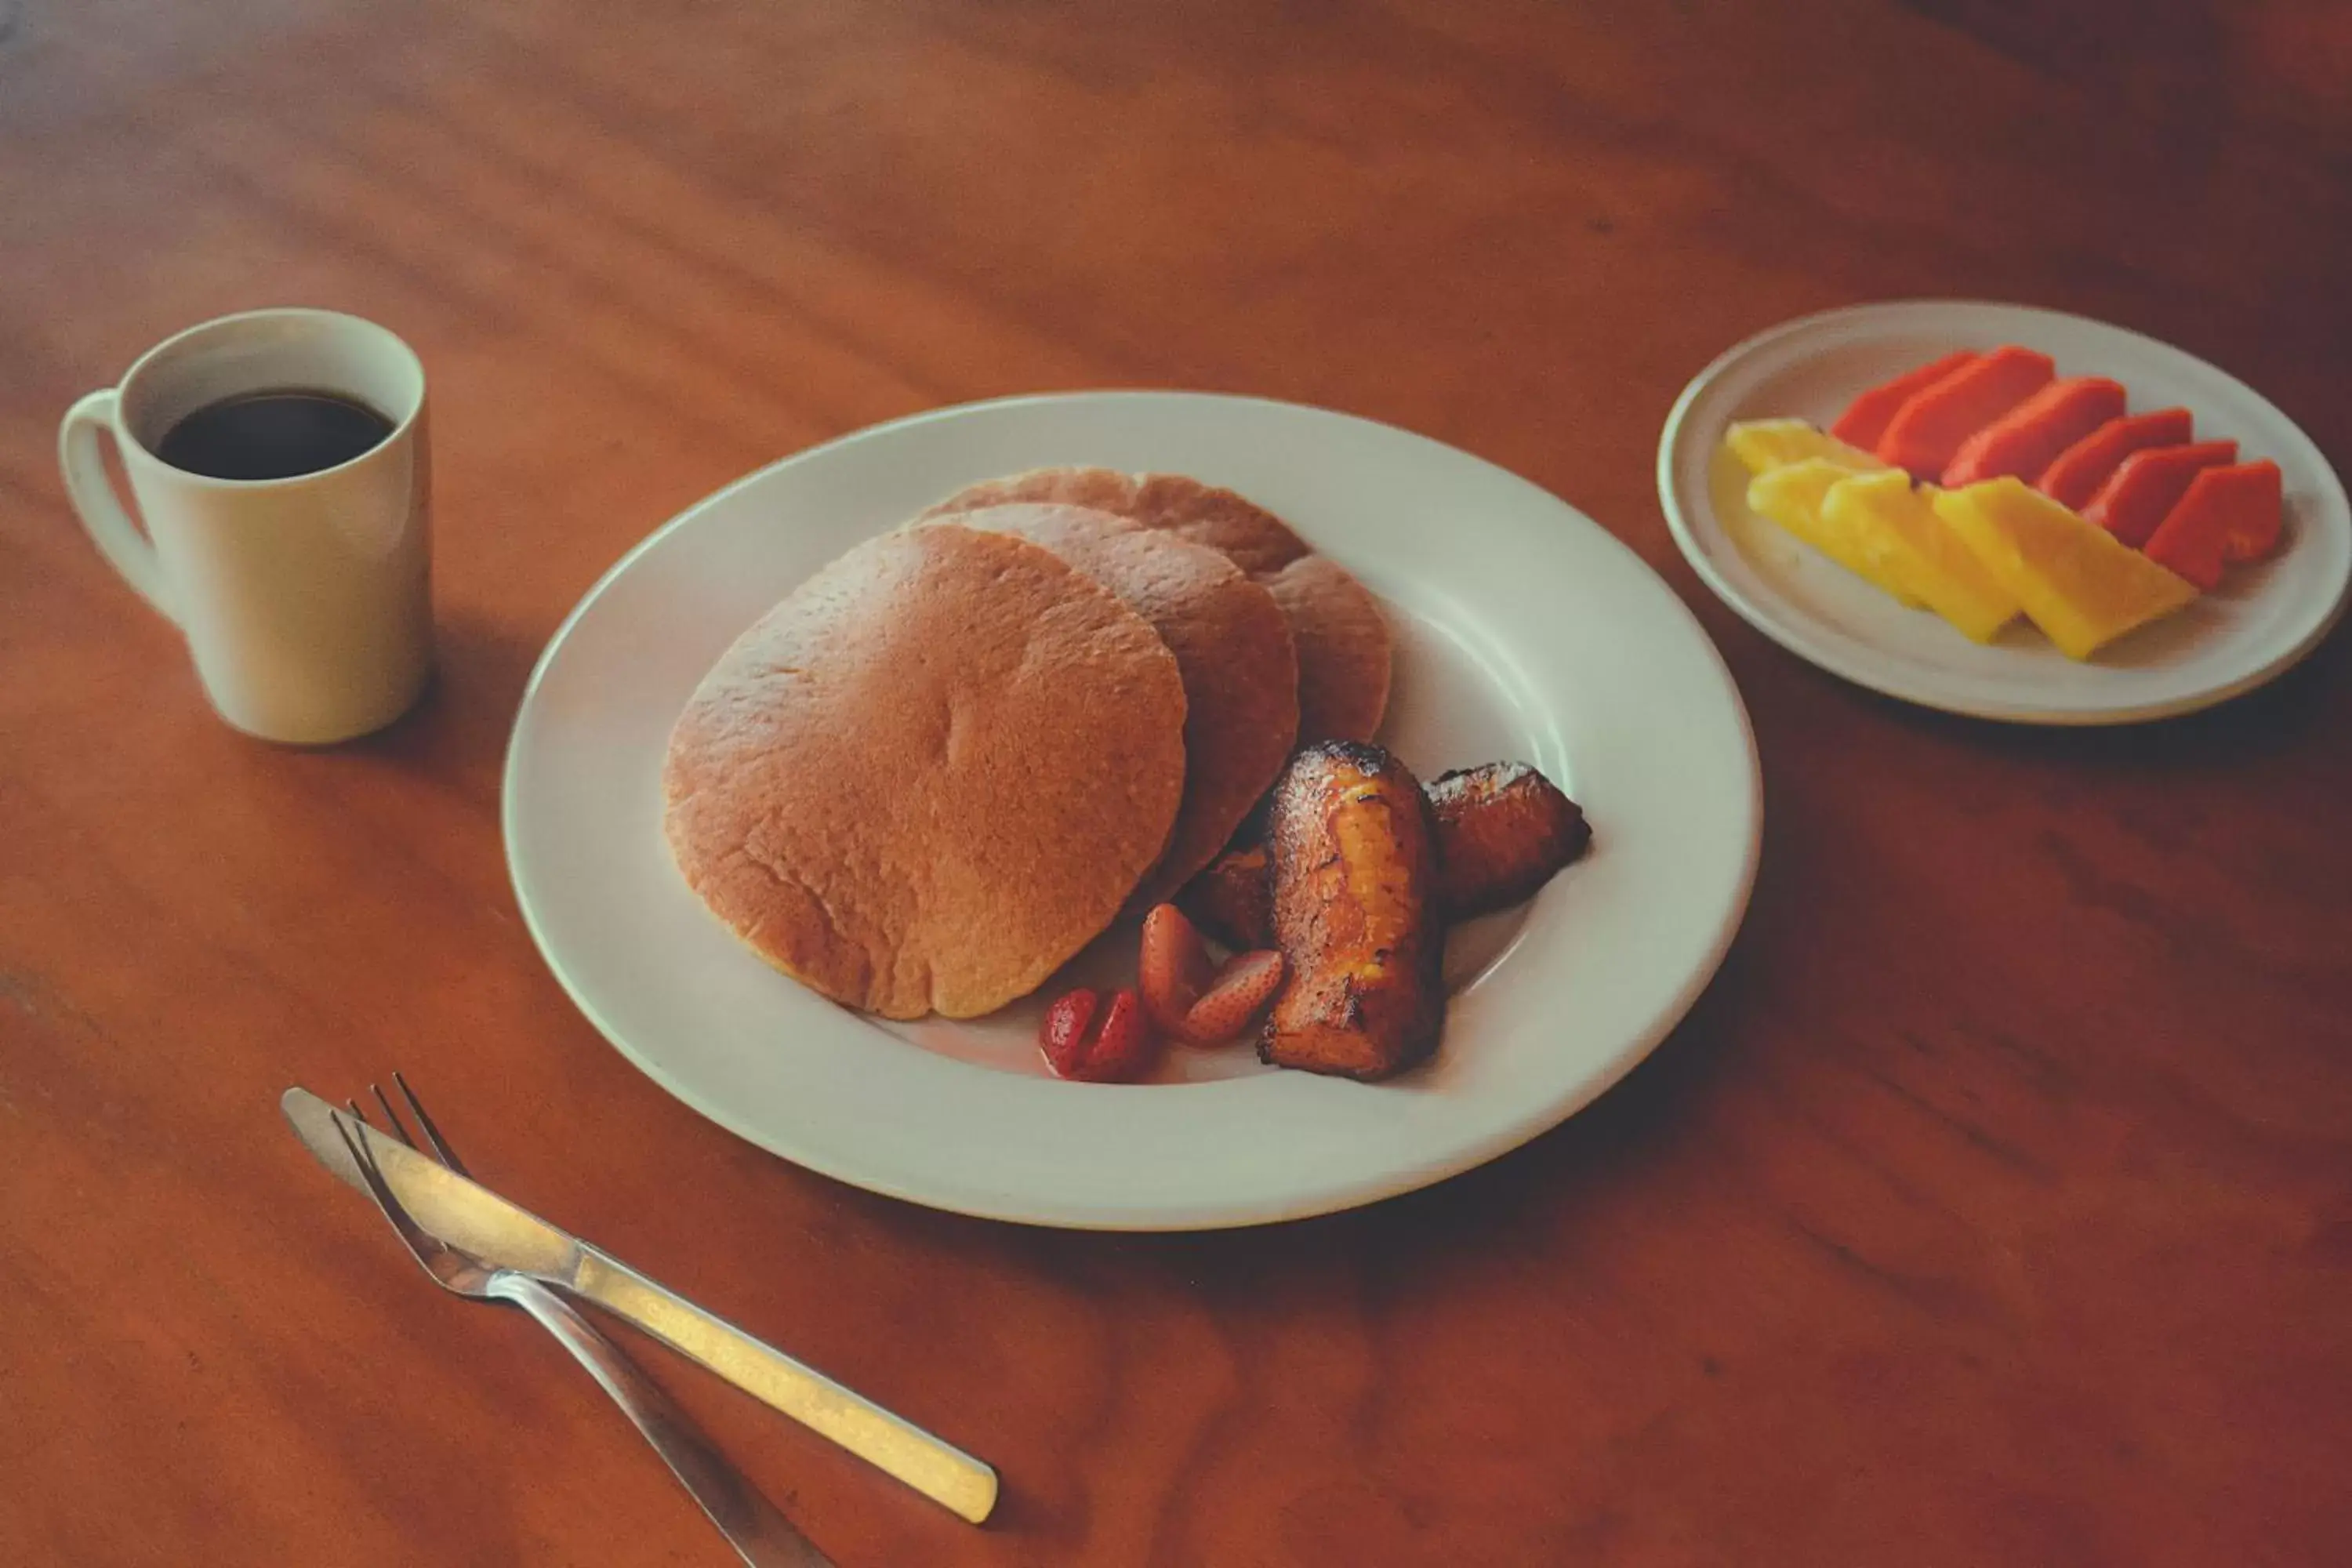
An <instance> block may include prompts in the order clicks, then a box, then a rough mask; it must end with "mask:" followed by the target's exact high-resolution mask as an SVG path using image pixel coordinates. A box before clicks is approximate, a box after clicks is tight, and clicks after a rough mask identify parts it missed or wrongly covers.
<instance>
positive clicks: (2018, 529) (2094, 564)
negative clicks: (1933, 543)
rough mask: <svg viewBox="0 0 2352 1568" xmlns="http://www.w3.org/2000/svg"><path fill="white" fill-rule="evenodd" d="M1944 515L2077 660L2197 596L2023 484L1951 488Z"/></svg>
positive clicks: (1941, 505)
mask: <svg viewBox="0 0 2352 1568" xmlns="http://www.w3.org/2000/svg"><path fill="white" fill-rule="evenodd" d="M1934 505H1935V508H1936V515H1937V516H1938V517H1940V518H1942V519H1943V520H1944V521H1947V522H1948V523H1950V524H1951V525H1952V531H1954V532H1955V533H1958V535H1959V536H1960V538H1961V540H1962V541H1963V542H1966V543H1967V545H1968V547H1969V549H1970V550H1972V551H1974V552H1976V557H1977V559H1978V560H1979V561H1981V562H1983V563H1984V565H1985V570H1987V571H1988V572H1990V573H1991V574H1992V576H1993V579H1994V580H1995V581H1996V582H1998V583H2000V584H2001V586H2003V587H2005V588H2007V589H2008V590H2009V591H2010V592H2011V593H2012V594H2014V595H2017V598H2018V602H2019V603H2020V604H2021V605H2024V606H2025V613H2026V614H2027V615H2028V616H2032V618H2033V624H2034V625H2035V626H2040V627H2041V628H2042V631H2043V632H2044V633H2046V634H2047V635H2048V636H2049V638H2050V640H2051V641H2052V642H2053V643H2056V644H2057V645H2058V648H2059V651H2060V652H2062V653H2063V654H2065V655H2066V656H2067V657H2068V658H2090V657H2091V655H2092V654H2094V653H2095V652H2096V651H2097V650H2098V649H2099V648H2100V647H2102V646H2103V645H2105V644H2106V643H2110V642H2113V641H2114V640H2115V639H2116V638H2117V637H2121V636H2123V635H2124V634H2125V633H2126V632H2127V631H2130V630H2132V629H2133V628H2134V627H2136V626H2146V625H2147V623H2148V622H2150V621H2153V620H2158V619H2161V618H2162V617H2163V616H2168V615H2170V614H2172V613H2173V612H2174V611H2175V610H2178V609H2179V608H2180V607H2181V606H2182V605H2186V604H2188V603H2189V601H2190V600H2191V599H2194V598H2195V597H2197V589H2196V586H2195V585H2194V584H2191V583H2189V581H2188V580H2187V579H2185V578H2182V577H2179V576H2176V575H2174V574H2172V573H2170V572H2168V571H2166V570H2165V569H2164V568H2163V567H2161V566H2159V565H2158V564H2157V563H2155V562H2153V561H2150V560H2149V559H2148V558H2147V556H2145V555H2142V554H2141V553H2140V552H2138V551H2137V550H2134V549H2133V548H2132V547H2131V546H2129V545H2128V544H2124V543H2120V542H2117V541H2116V537H2115V535H2113V534H2111V533H2109V532H2108V531H2106V530H2105V529H2104V528H2101V527H2099V526H2098V525H2097V524H2096V523H2094V522H2086V521H2084V520H2083V519H2082V518H2081V517H2080V516H2078V515H2077V514H2076V513H2074V511H2072V510H2069V509H2067V508H2066V507H2063V506H2061V505H2059V504H2058V503H2057V502H2056V501H2054V500H2051V499H2050V498H2049V497H2048V496H2045V495H2043V494H2042V493H2041V492H2040V491H2038V490H2035V489H2030V488H2028V487H2027V485H2026V483H2025V481H2024V480H2022V479H2015V478H2010V479H1988V480H1986V481H1985V482H1984V483H1982V484H1977V485H1969V486H1968V487H1967V488H1966V489H1957V490H1946V491H1943V492H1941V493H1940V494H1938V495H1937V497H1936V499H1935V502H1934Z"/></svg>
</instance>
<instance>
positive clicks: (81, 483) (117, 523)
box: [58, 389, 180, 621]
mask: <svg viewBox="0 0 2352 1568" xmlns="http://www.w3.org/2000/svg"><path fill="white" fill-rule="evenodd" d="M113 426H114V393H113V391H112V390H111V389H109V390H108V391H105V392H93V393H91V394H90V395H89V396H87V397H85V398H83V399H82V400H81V401H80V402H79V403H77V404H75V405H73V406H72V407H71V408H68V409H67V410H66V417H65V423H64V424H62V425H60V426H58V468H59V469H60V470H61V471H62V472H63V473H64V475H65V481H66V495H67V497H68V499H69V500H72V502H73V509H74V515H76V516H77V517H79V518H80V519H81V525H82V526H83V527H84V528H86V529H88V530H89V536H90V538H92V539H93V540H96V541H97V542H98V549H99V553H100V554H102V555H104V556H105V557H106V558H107V560H108V561H110V562H111V563H113V566H114V569H115V570H116V571H117V572H120V573H121V574H122V580H123V581H124V582H126V583H128V584H131V587H133V588H135V589H137V590H138V592H139V596H140V597H141V598H142V599H144V600H146V601H147V602H148V603H149V604H151V605H154V606H155V608H156V609H157V610H158V611H159V612H161V613H162V615H163V618H164V619H166V620H170V621H177V620H178V619H179V618H180V617H179V616H178V615H177V614H176V613H174V612H173V608H172V590H171V584H170V583H169V582H168V581H167V580H166V579H165V577H164V575H163V561H162V560H161V559H160V558H158V557H157V555H156V553H155V545H154V542H153V541H152V540H150V539H149V538H148V537H147V536H146V535H145V534H143V533H142V532H140V531H139V525H138V524H137V523H135V522H133V521H131V514H130V513H129V512H128V511H125V510H123V508H122V502H121V500H117V499H116V498H115V494H114V484H113V481H112V480H110V479H108V478H107V477H106V463H105V461H104V459H103V458H100V455H99V450H98V433H99V432H100V431H101V430H109V429H111V428H113Z"/></svg>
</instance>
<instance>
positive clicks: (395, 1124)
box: [368, 1083, 416, 1149]
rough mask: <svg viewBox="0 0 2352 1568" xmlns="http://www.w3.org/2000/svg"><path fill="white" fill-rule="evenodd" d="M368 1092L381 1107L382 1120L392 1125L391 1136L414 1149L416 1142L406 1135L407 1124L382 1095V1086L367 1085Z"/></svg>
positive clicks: (389, 1101)
mask: <svg viewBox="0 0 2352 1568" xmlns="http://www.w3.org/2000/svg"><path fill="white" fill-rule="evenodd" d="M368 1092H369V1093H370V1094H372V1095H374V1096H375V1102H376V1103H377V1104H378V1105H381V1106H382V1107H383V1119H384V1120H385V1121H389V1122H390V1123H392V1127H391V1132H392V1135H393V1136H394V1138H397V1139H399V1140H400V1141H401V1142H403V1143H405V1144H407V1145H408V1146H409V1147H410V1148H412V1149H414V1148H415V1147H416V1140H415V1139H414V1138H411V1137H410V1136H409V1135H408V1123H406V1122H404V1121H402V1120H401V1119H400V1112H399V1111H397V1110H394V1109H393V1108H392V1101H391V1100H390V1099H389V1098H388V1097H386V1095H385V1094H384V1092H383V1085H382V1084H375V1083H372V1084H370V1085H368Z"/></svg>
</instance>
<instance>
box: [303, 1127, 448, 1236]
mask: <svg viewBox="0 0 2352 1568" xmlns="http://www.w3.org/2000/svg"><path fill="white" fill-rule="evenodd" d="M327 1114H328V1117H329V1119H330V1120H331V1121H333V1122H334V1124H335V1131H336V1134H337V1135H338V1136H340V1137H341V1139H342V1141H343V1147H344V1148H346V1149H348V1150H350V1151H351V1152H352V1164H354V1165H356V1166H358V1167H359V1172H360V1176H361V1179H362V1180H363V1181H365V1182H366V1183H367V1187H368V1193H369V1194H370V1195H371V1196H373V1198H374V1199H375V1206H376V1207H378V1208H380V1209H382V1210H383V1217H384V1218H386V1219H388V1220H390V1221H391V1222H392V1228H393V1229H394V1230H396V1231H398V1232H399V1233H400V1239H401V1240H402V1241H403V1242H404V1243H405V1244H407V1247H408V1250H409V1251H411V1252H413V1253H415V1255H416V1260H417V1261H418V1262H419V1263H422V1262H424V1261H425V1256H426V1253H427V1251H428V1249H433V1248H436V1247H437V1246H438V1244H437V1243H436V1242H434V1241H433V1239H432V1238H431V1237H427V1236H426V1235H425V1232H424V1231H423V1230H422V1229H421V1228H419V1227H418V1226H417V1224H416V1221H415V1219H414V1218H413V1217H412V1216H411V1215H409V1212H408V1209H407V1207H406V1205H403V1204H402V1203H401V1201H400V1198H399V1196H398V1194H395V1193H394V1192H393V1190H392V1184H391V1183H389V1182H387V1181H385V1180H384V1179H383V1171H381V1170H380V1169H378V1168H377V1166H376V1163H375V1151H374V1150H373V1149H371V1148H369V1147H368V1133H369V1131H372V1129H370V1128H369V1127H368V1125H367V1123H366V1121H364V1120H362V1121H361V1123H360V1128H361V1131H359V1132H358V1133H357V1134H356V1135H354V1134H353V1133H352V1129H351V1128H350V1127H349V1126H348V1125H346V1124H345V1122H344V1121H343V1119H342V1117H341V1115H340V1114H338V1113H336V1112H334V1111H329V1112H328V1113H327Z"/></svg>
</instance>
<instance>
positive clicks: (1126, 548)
mask: <svg viewBox="0 0 2352 1568" xmlns="http://www.w3.org/2000/svg"><path fill="white" fill-rule="evenodd" d="M954 521H956V522H958V523H960V524H961V525H962V526H964V527H966V528H976V529H982V530H986V531H992V532H1006V533H1013V534H1017V535H1019V536H1020V537H1021V538H1023V539H1026V540H1030V541H1032V542H1035V543H1038V544H1042V545H1044V546H1045V548H1046V549H1048V550H1050V551H1052V552H1054V553H1055V554H1056V555H1058V556H1060V557H1061V558H1062V559H1063V560H1064V561H1066V562H1068V563H1070V564H1071V565H1073V566H1075V567H1076V568H1077V569H1078V570H1079V571H1081V572H1083V573H1085V574H1087V576H1089V577H1091V578H1093V579H1094V580H1095V581H1096V582H1097V583H1100V584H1102V585H1103V586H1104V587H1106V588H1108V589H1109V590H1110V591H1111V592H1112V593H1114V594H1116V595H1118V596H1119V598H1121V599H1122V600H1124V601H1125V602H1126V604H1127V606H1128V607H1129V609H1131V610H1133V611H1135V612H1136V613H1137V614H1138V615H1139V616H1142V617H1143V618H1144V619H1145V620H1147V621H1150V623H1151V629H1152V630H1154V631H1156V632H1158V633H1159V634H1160V640H1161V641H1162V642H1164V643H1166V644H1167V645H1168V651H1169V652H1171V653H1172V654H1174V655H1175V656H1176V668H1177V671H1178V673H1179V674H1180V675H1181V676H1182V678H1183V681H1184V702H1185V710H1184V799H1183V804H1182V805H1180V806H1179V807H1178V808H1177V811H1176V828H1175V831H1174V832H1173V833H1171V835H1170V836H1169V839H1168V848H1167V850H1166V852H1165V853H1163V854H1162V855H1161V856H1160V863H1159V864H1158V865H1157V866H1155V867H1153V868H1151V870H1150V871H1149V872H1147V873H1145V875H1144V878H1143V880H1142V882H1141V884H1140V885H1139V886H1138V887H1137V888H1136V889H1135V891H1134V893H1133V894H1132V895H1130V896H1129V899H1128V907H1129V909H1130V910H1147V909H1150V907H1151V906H1152V905H1154V904H1158V903H1164V902H1165V901H1166V900H1167V899H1168V897H1169V895H1171V894H1172V893H1173V892H1175V890H1176V889H1178V888H1180V887H1181V886H1182V885H1183V884H1184V883H1185V882H1187V881H1189V880H1190V879H1192V873H1194V872H1195V871H1198V870H1199V869H1201V868H1202V867H1203V866H1206V865H1207V864H1208V863H1209V862H1210V861H1211V860H1213V859H1215V858H1216V857H1217V854H1218V852H1219V851H1220V850H1222V849H1223V848H1224V847H1225V845H1226V843H1227V842H1228V841H1229V840H1230V839H1231V838H1232V837H1233V836H1234V828H1235V827H1237V826H1240V825H1241V820H1242V818H1243V817H1244V816H1246V815H1247V814H1248V812H1249V809H1250V807H1251V806H1252V805H1255V804H1256V802H1257V799H1258V797H1259V796H1260V795H1264V794H1265V792H1266V791H1267V790H1268V789H1270V788H1271V787H1273V784H1274V780H1275V775H1276V773H1280V772H1281V771H1282V765H1283V763H1285V762H1286V761H1288V760H1289V757H1290V751H1291V747H1292V745H1293V743H1294V742H1296V741H1297V735H1298V700H1299V682H1298V663H1297V657H1296V656H1295V655H1294V653H1293V652H1292V649H1291V641H1290V628H1289V626H1288V623H1287V622H1286V620H1285V618H1284V616H1283V612H1282V609H1281V607H1280V605H1278V604H1277V603H1276V598H1275V595H1273V594H1272V593H1270V592H1269V591H1267V590H1266V589H1265V588H1264V587H1261V586H1260V585H1259V584H1255V583H1254V582H1252V581H1250V579H1249V577H1248V576H1247V575H1246V574H1244V573H1243V571H1242V569H1241V568H1240V567H1238V566H1236V565H1234V563H1232V562H1231V561H1229V560H1227V559H1226V558H1225V557H1224V556H1223V555H1222V554H1220V553H1219V552H1216V551H1214V550H1212V549H1210V548H1208V547H1207V546H1206V545H1201V544H1192V543H1188V542H1185V541H1184V540H1182V539H1180V538H1178V537H1177V536H1176V535H1174V534H1172V533H1161V532H1159V531H1154V530H1151V529H1148V528H1145V527H1142V526H1141V525H1140V524H1138V523H1135V522H1131V521H1128V520H1126V519H1124V518H1118V517H1114V516H1112V515H1111V514H1110V513H1108V512H1106V511H1097V510H1092V509H1090V508H1086V507H1077V506H1060V505H1050V504H1047V505H1040V504H1034V503H1014V504H1012V505H1007V506H992V507H982V508H981V509H979V510H975V511H967V512H960V513H957V514H956V516H955V519H954ZM1308 559H1319V558H1318V557H1309V558H1308ZM1299 564H1301V565H1304V564H1305V562H1301V563H1299ZM1385 679H1386V677H1385V676H1383V677H1382V680H1383V683H1385Z"/></svg>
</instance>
